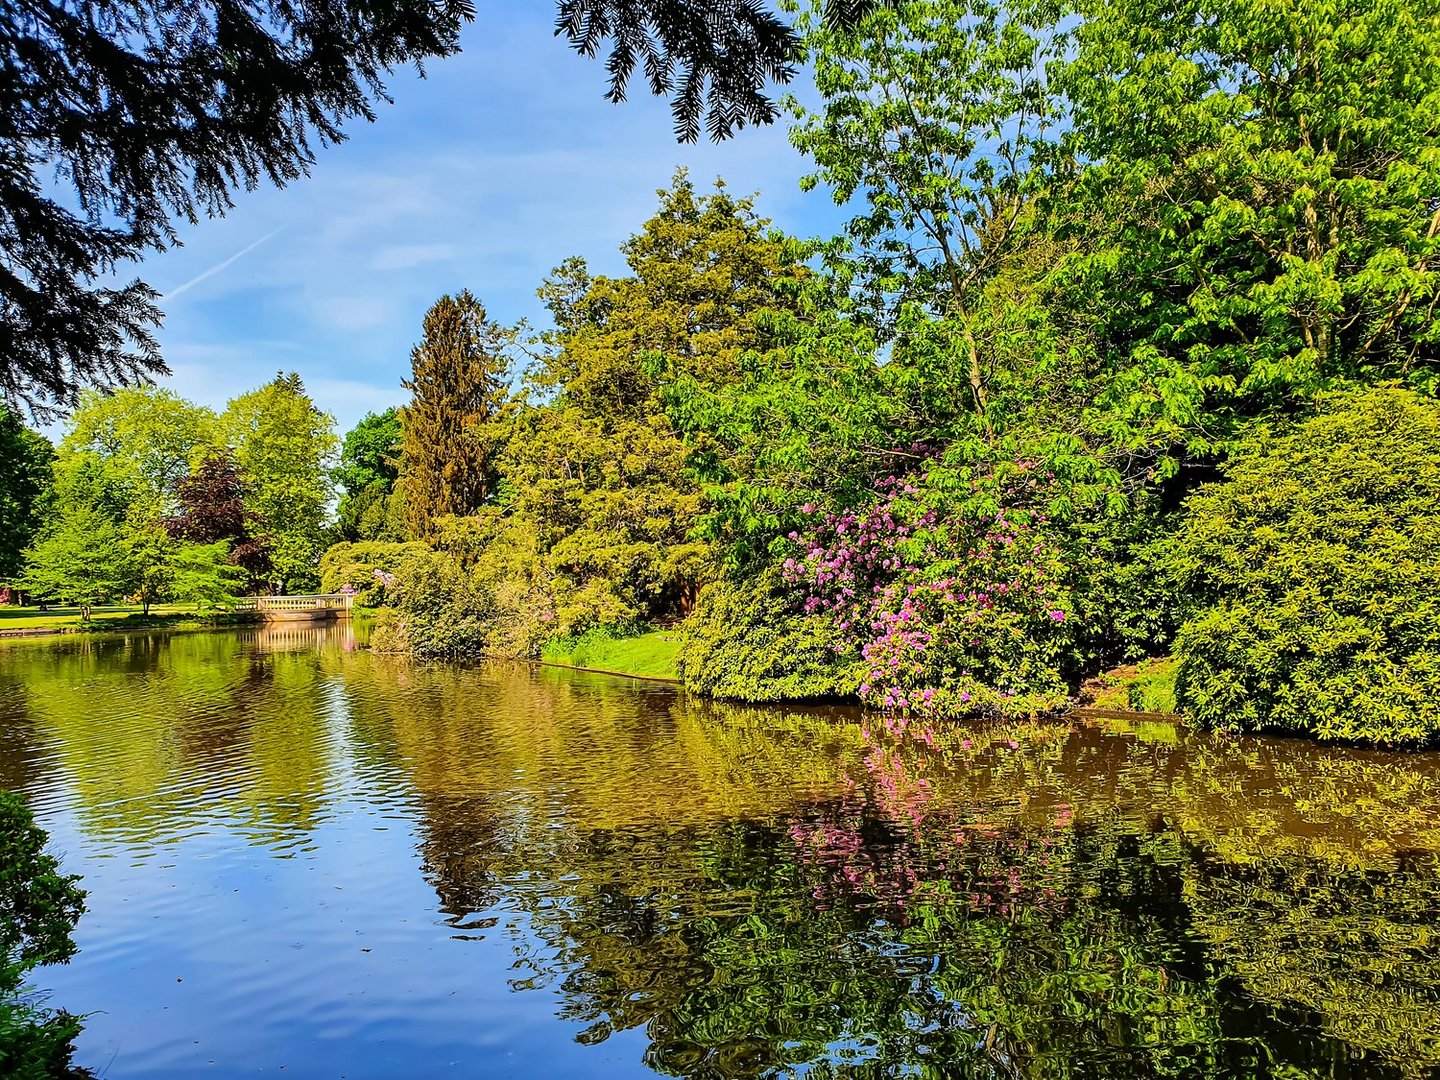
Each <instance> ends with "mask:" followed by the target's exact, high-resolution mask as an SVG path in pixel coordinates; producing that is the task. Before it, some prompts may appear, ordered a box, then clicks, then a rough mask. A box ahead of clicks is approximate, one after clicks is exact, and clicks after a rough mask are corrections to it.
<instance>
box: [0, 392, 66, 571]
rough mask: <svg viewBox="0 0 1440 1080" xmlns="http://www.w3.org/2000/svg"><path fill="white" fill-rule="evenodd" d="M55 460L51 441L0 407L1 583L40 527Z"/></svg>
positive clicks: (17, 566)
mask: <svg viewBox="0 0 1440 1080" xmlns="http://www.w3.org/2000/svg"><path fill="white" fill-rule="evenodd" d="M54 458H55V448H54V447H53V446H51V445H50V440H48V439H46V438H45V437H44V436H43V435H40V434H38V433H36V432H34V431H31V430H30V429H29V428H27V427H26V426H25V424H24V421H22V420H21V418H20V414H19V413H17V412H16V411H15V410H14V409H11V408H8V407H7V406H5V405H3V404H0V581H5V580H8V579H10V578H13V577H14V576H15V575H16V574H17V573H19V571H20V566H21V559H22V556H23V554H24V551H25V549H26V548H27V547H28V546H29V545H30V541H31V540H32V539H33V538H34V536H35V532H36V530H37V529H38V528H39V527H40V524H41V515H42V513H43V508H44V505H45V500H46V495H47V493H48V492H49V491H50V488H51V485H52V484H53V478H52V476H51V464H52V462H53V461H54Z"/></svg>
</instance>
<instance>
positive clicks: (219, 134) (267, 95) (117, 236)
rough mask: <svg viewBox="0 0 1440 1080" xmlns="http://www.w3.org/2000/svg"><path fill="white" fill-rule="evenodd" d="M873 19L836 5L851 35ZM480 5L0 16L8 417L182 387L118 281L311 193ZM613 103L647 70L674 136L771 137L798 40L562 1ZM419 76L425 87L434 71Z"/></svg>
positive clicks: (142, 306) (730, 20) (750, 11)
mask: <svg viewBox="0 0 1440 1080" xmlns="http://www.w3.org/2000/svg"><path fill="white" fill-rule="evenodd" d="M874 2H876V0H844V2H841V3H837V4H835V5H833V6H834V8H835V11H836V13H837V14H838V15H839V16H840V17H843V18H847V19H849V18H853V17H854V15H855V14H856V12H858V11H859V10H861V9H863V8H866V7H869V6H871V5H872V4H873V3H874ZM474 13H475V9H474V5H473V3H472V0H391V2H388V3H382V4H354V3H346V2H344V0H313V2H308V3H304V4H293V3H280V2H276V0H252V2H247V3H228V2H218V0H194V2H192V3H186V4H180V5H174V4H159V5H156V4H147V3H142V2H140V0H107V2H105V3H93V2H91V0H51V2H44V3H41V2H35V0H17V2H15V3H6V4H4V5H0V160H3V161H4V162H5V168H4V169H3V170H0V249H3V251H4V252H5V260H6V272H5V274H4V275H3V277H0V399H5V400H10V401H19V402H25V403H28V404H29V406H30V408H31V409H32V410H33V411H37V412H40V413H49V414H53V413H55V412H58V411H61V410H63V409H65V408H68V407H70V406H72V405H73V404H74V403H75V400H76V398H77V396H78V393H79V391H80V390H81V389H82V388H84V387H86V386H113V385H116V384H122V383H131V382H135V381H140V380H144V379H146V378H149V377H152V376H154V375H157V374H163V373H164V372H165V365H164V362H163V360H162V359H161V356H160V350H159V345H158V343H157V342H156V340H155V337H154V333H153V330H154V327H155V326H156V324H157V323H158V322H159V320H160V311H159V309H158V307H157V306H156V303H155V301H156V300H157V299H158V293H156V291H155V290H154V289H153V288H151V287H150V286H149V285H147V284H146V283H145V282H143V281H140V280H138V279H136V280H133V281H131V282H129V283H128V284H124V283H121V282H116V281H113V280H112V279H113V278H114V276H115V275H117V273H118V272H119V269H120V267H121V266H122V265H123V264H124V263H126V262H132V261H135V260H137V259H139V258H142V257H143V256H144V255H146V254H147V253H148V252H150V251H156V250H163V249H165V248H166V247H169V246H171V245H173V244H175V243H176V242H177V238H176V232H175V227H174V222H175V221H177V220H180V221H195V220H198V219H199V218H201V217H213V216H216V215H219V214H223V213H225V211H227V210H228V209H229V208H230V205H231V196H232V193H233V192H234V191H235V190H237V189H240V188H246V189H251V188H254V187H256V186H257V185H258V184H260V183H261V182H263V181H269V182H271V183H274V184H277V185H281V186H283V185H284V184H286V183H288V182H290V181H292V180H295V179H298V178H299V177H301V176H304V175H306V174H307V173H308V171H309V168H310V165H311V163H312V162H313V161H314V147H315V145H317V144H319V145H322V146H323V145H328V144H333V143H337V142H340V141H342V140H343V139H344V138H345V134H344V131H343V128H344V126H345V125H346V124H347V123H349V122H351V121H353V120H356V119H365V120H373V119H374V118H375V102H376V101H377V100H381V101H383V100H385V80H386V78H387V77H388V76H389V75H390V73H391V72H393V71H394V70H396V69H397V68H402V67H407V66H411V65H414V66H416V67H420V66H421V65H423V64H424V62H425V61H426V60H428V59H431V58H435V57H445V56H450V55H452V54H454V53H456V52H458V51H459V38H460V30H461V27H462V26H463V25H464V24H465V23H466V22H468V21H470V20H471V19H473V18H474ZM557 13H558V15H557V21H556V33H557V34H560V35H563V36H564V37H565V38H566V40H567V41H568V43H569V44H570V45H571V47H572V48H574V49H575V50H576V51H578V52H580V53H581V54H583V55H585V56H594V55H596V54H597V53H598V52H599V51H600V50H601V49H602V47H604V46H605V45H606V44H607V43H608V44H609V45H610V47H611V48H610V53H609V56H608V58H607V62H606V68H607V71H608V72H609V75H610V90H609V95H608V96H609V97H610V99H611V100H612V101H617V102H618V101H622V100H624V98H625V90H626V84H627V83H628V82H629V79H630V76H631V74H632V73H633V72H634V71H635V69H636V68H637V66H638V67H640V68H642V69H643V70H644V73H645V81H646V83H647V84H648V86H649V88H650V90H651V91H652V92H653V93H655V94H658V95H663V96H667V97H669V98H670V99H671V104H672V108H673V112H674V116H675V129H676V132H677V134H678V135H679V136H680V137H681V138H683V139H692V140H693V139H695V138H697V137H698V136H699V133H700V129H701V127H702V125H703V126H704V127H706V128H708V130H709V132H710V134H711V135H712V136H713V137H714V138H717V139H720V138H725V137H727V136H729V135H730V134H731V133H732V132H733V131H734V130H736V129H737V128H741V127H744V126H745V125H746V124H747V123H748V124H758V123H769V122H771V121H772V120H773V119H774V116H775V106H774V104H773V102H772V101H770V100H769V99H768V98H767V97H766V96H765V93H764V90H765V86H766V83H767V82H770V81H773V82H778V83H784V82H788V81H789V80H790V78H791V77H792V76H793V75H794V72H795V70H796V68H795V61H796V60H797V59H798V57H799V48H798V43H797V40H796V37H795V35H794V33H793V32H792V31H791V30H790V28H789V27H788V26H786V24H785V23H784V22H783V21H782V20H781V19H779V18H778V17H777V16H776V15H775V14H774V13H772V12H771V11H769V10H767V9H766V8H765V6H764V5H763V4H762V3H760V0H558V2H557ZM422 71H423V68H422Z"/></svg>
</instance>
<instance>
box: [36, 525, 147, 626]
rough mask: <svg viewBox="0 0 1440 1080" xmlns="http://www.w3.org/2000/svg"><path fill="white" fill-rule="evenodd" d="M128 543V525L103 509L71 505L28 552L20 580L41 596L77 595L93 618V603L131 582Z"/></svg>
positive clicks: (109, 597)
mask: <svg viewBox="0 0 1440 1080" xmlns="http://www.w3.org/2000/svg"><path fill="white" fill-rule="evenodd" d="M127 546H128V545H127V538H126V536H125V533H124V531H123V530H122V529H121V527H120V526H119V525H116V524H115V522H114V520H113V519H112V518H111V517H110V516H109V515H107V514H105V513H104V512H103V511H101V510H98V509H96V508H94V507H91V506H77V507H74V508H71V509H68V510H67V511H66V512H65V513H63V514H62V515H61V516H60V517H59V518H58V519H57V520H56V521H54V522H53V523H52V524H51V525H50V526H48V527H47V528H46V530H45V531H44V532H43V533H42V534H41V536H40V538H39V539H38V540H37V541H36V542H35V544H34V545H33V546H32V547H31V548H30V549H29V551H27V552H26V554H25V570H24V572H23V573H22V574H21V577H20V585H21V587H22V588H24V589H25V590H26V591H28V592H30V593H31V594H32V595H34V596H37V597H41V598H49V599H63V600H70V601H73V602H74V603H76V604H78V605H79V606H80V608H81V614H82V616H83V617H84V618H86V619H88V618H89V617H90V608H92V607H93V606H95V605H96V604H100V603H103V602H105V601H108V600H113V599H115V598H116V597H119V596H122V595H124V593H125V591H126V589H127V587H128V586H129V585H130V583H131V568H130V566H129V560H128V559H127V557H126V555H127V550H126V549H127Z"/></svg>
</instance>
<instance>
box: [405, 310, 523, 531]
mask: <svg viewBox="0 0 1440 1080" xmlns="http://www.w3.org/2000/svg"><path fill="white" fill-rule="evenodd" d="M514 341H515V331H514V330H511V329H507V328H505V327H501V326H498V325H497V324H495V323H493V322H491V320H490V318H489V316H488V315H486V313H485V306H484V305H483V304H481V303H480V301H479V300H477V299H476V298H475V297H474V296H473V295H472V294H471V293H470V291H469V290H468V289H467V290H464V291H463V292H461V293H460V294H459V295H457V296H442V297H441V298H440V299H439V300H437V301H436V302H435V303H434V305H432V306H431V308H430V310H429V311H427V312H426V313H425V324H424V328H423V331H422V337H421V340H420V343H419V344H418V345H416V346H415V348H414V350H413V351H412V352H411V354H410V368H411V374H410V378H408V379H406V380H405V381H404V382H403V384H402V385H403V386H404V387H405V389H407V390H409V391H410V393H411V395H412V399H411V401H410V403H409V404H408V405H406V406H405V409H404V411H403V412H402V413H401V444H400V446H401V448H400V478H399V487H400V491H401V497H402V498H403V500H404V505H405V512H406V515H407V519H408V522H409V527H410V534H411V536H413V537H415V538H416V539H426V538H430V537H432V536H433V535H434V533H435V519H436V518H439V517H444V516H446V515H453V514H470V513H474V512H475V511H476V510H478V509H479V508H480V507H481V506H482V505H483V504H484V502H485V499H486V497H487V496H488V495H489V494H490V492H491V490H492V488H493V485H494V474H495V463H494V460H493V454H494V445H493V443H492V442H491V441H490V439H489V438H488V436H487V431H486V428H485V425H487V424H489V423H490V422H491V421H495V420H498V419H499V418H500V414H501V412H502V410H503V409H504V407H505V402H506V400H507V398H508V397H509V368H510V364H509V359H508V356H507V352H508V350H509V349H510V347H511V346H512V345H513V343H514Z"/></svg>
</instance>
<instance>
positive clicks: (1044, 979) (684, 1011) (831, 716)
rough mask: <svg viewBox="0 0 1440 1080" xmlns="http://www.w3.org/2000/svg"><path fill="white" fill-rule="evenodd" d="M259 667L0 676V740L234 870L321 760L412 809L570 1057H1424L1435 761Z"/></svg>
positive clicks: (1013, 1066)
mask: <svg viewBox="0 0 1440 1080" xmlns="http://www.w3.org/2000/svg"><path fill="white" fill-rule="evenodd" d="M253 645H254V640H253V635H252V636H250V637H246V636H244V635H239V636H234V635H177V636H154V637H152V636H146V635H138V636H132V637H131V638H130V639H115V640H107V639H99V638H97V639H82V640H77V641H75V642H73V643H72V642H65V643H63V644H60V645H58V646H56V647H47V648H46V649H36V650H33V651H30V650H27V654H28V655H26V656H25V658H24V660H23V661H21V660H17V659H15V657H16V656H18V655H20V654H19V652H18V651H16V650H0V712H3V718H0V722H3V723H8V724H12V725H20V726H21V728H23V729H25V730H22V732H21V734H20V735H19V736H17V739H18V741H19V742H20V743H22V744H23V745H24V746H28V747H32V748H33V747H37V746H40V747H44V748H46V750H45V752H46V753H47V754H52V755H53V757H54V759H55V760H57V761H58V762H59V763H60V764H61V765H63V767H64V768H65V769H66V770H67V771H68V772H69V773H70V774H71V775H72V776H74V777H75V779H76V783H77V788H78V790H79V791H80V794H81V796H82V799H83V800H84V808H83V813H82V819H83V823H84V825H85V827H87V828H92V829H96V830H101V831H115V832H119V833H120V834H121V835H123V836H124V837H126V838H127V839H129V838H133V839H136V840H137V841H138V840H142V839H147V838H148V839H151V840H153V839H156V838H160V839H164V838H166V837H168V836H170V835H172V834H174V833H175V832H176V831H177V829H178V828H180V827H183V826H185V825H186V824H188V823H190V822H192V821H193V820H194V817H195V814H196V813H197V807H198V808H200V809H201V810H203V812H204V813H207V814H213V815H216V816H220V817H224V818H225V819H226V820H227V821H228V822H232V823H235V824H237V825H238V827H239V828H240V829H242V830H244V831H245V833H246V834H247V835H250V836H251V837H252V838H253V839H254V840H255V841H256V842H258V843H274V842H285V841H287V839H289V838H294V837H296V836H300V835H303V834H304V833H305V831H306V830H307V829H310V828H312V827H313V825H314V824H315V822H316V821H317V820H318V819H319V817H320V815H323V814H324V813H325V812H326V806H327V802H328V800H330V799H331V798H333V797H334V784H335V781H334V778H333V777H334V772H333V765H334V761H333V759H334V757H335V755H336V752H337V750H336V746H337V744H336V742H335V741H334V740H335V739H337V738H339V739H343V740H344V745H345V747H346V753H348V755H349V758H348V760H347V762H346V764H347V766H348V768H349V770H350V772H351V774H352V775H355V776H357V777H358V781H357V783H356V784H355V788H356V790H357V792H359V793H364V794H372V793H376V792H379V795H378V796H377V797H383V798H396V797H413V798H414V800H415V806H416V808H417V810H416V812H417V814H418V818H419V823H420V827H421V830H422V841H421V842H422V856H423V859H424V865H425V872H426V875H427V878H428V879H429V880H430V881H431V883H432V884H433V886H434V887H435V889H436V892H437V894H438V896H439V903H440V907H441V909H442V911H443V912H444V914H445V915H446V916H447V917H448V918H449V919H450V921H451V925H452V927H453V931H454V933H455V934H456V935H457V936H482V935H488V936H491V937H493V936H494V935H495V934H497V933H505V934H509V935H510V938H509V939H510V941H511V942H512V943H513V944H514V946H515V948H516V949H517V953H518V960H519V968H518V969H517V972H516V978H515V985H516V986H517V988H525V987H545V988H547V989H548V991H549V992H553V993H555V994H557V995H558V997H559V999H560V1008H561V1010H562V1013H563V1015H565V1016H566V1017H567V1018H569V1019H570V1020H572V1021H573V1022H574V1023H575V1024H577V1025H578V1026H579V1027H580V1029H581V1031H582V1032H583V1034H582V1035H581V1038H582V1039H584V1040H585V1041H599V1040H603V1039H604V1038H606V1037H607V1035H608V1034H609V1033H610V1032H612V1031H615V1030H622V1029H643V1030H644V1031H645V1032H646V1035H647V1037H648V1039H649V1050H648V1051H647V1060H648V1061H649V1063H650V1064H651V1065H653V1066H654V1067H655V1068H657V1069H660V1070H661V1071H664V1072H669V1073H672V1074H676V1075H694V1076H707V1075H709V1076H737V1077H738V1076H751V1075H757V1074H763V1073H766V1072H772V1073H784V1072H785V1071H787V1070H791V1071H799V1070H800V1068H801V1066H802V1065H806V1066H810V1067H811V1068H810V1071H811V1072H812V1073H813V1074H815V1075H822V1076H823V1075H841V1074H843V1075H848V1076H869V1075H883V1074H886V1073H887V1071H888V1070H898V1071H904V1070H910V1071H912V1072H923V1071H924V1070H925V1069H929V1070H930V1071H931V1073H932V1074H933V1075H975V1076H996V1077H1025V1078H1027V1080H1028V1078H1032V1077H1033V1078H1038V1077H1051V1076H1059V1077H1065V1076H1075V1077H1081V1076H1096V1077H1102V1076H1107V1077H1121V1076H1237V1077H1239V1076H1257V1077H1258V1076H1271V1075H1275V1076H1281V1075H1283V1076H1317V1077H1318V1076H1324V1077H1344V1076H1351V1075H1353V1076H1361V1075H1365V1076H1370V1075H1388V1074H1394V1075H1401V1074H1402V1073H1404V1070H1405V1069H1408V1073H1406V1074H1407V1075H1411V1076H1418V1075H1422V1074H1424V1072H1425V1070H1427V1069H1430V1068H1432V1067H1433V1066H1436V1065H1440V1049H1437V1047H1440V1000H1437V999H1440V961H1437V959H1436V956H1437V955H1440V954H1437V951H1436V950H1435V949H1434V948H1433V946H1432V944H1431V943H1432V934H1433V933H1434V932H1435V931H1434V930H1433V929H1432V928H1433V927H1435V926H1436V925H1437V924H1440V910H1437V906H1440V905H1437V895H1440V871H1437V868H1436V866H1435V863H1434V861H1433V859H1434V857H1433V854H1428V853H1433V852H1436V851H1440V766H1437V759H1436V758H1435V757H1433V756H1429V757H1427V756H1411V757H1399V756H1394V755H1375V754H1364V753H1360V752H1353V751H1339V750H1326V749H1319V748H1314V747H1309V746H1306V745H1304V744H1300V743H1284V742H1274V741H1266V740H1225V739H1218V738H1212V737H1207V736H1196V735H1187V734H1183V733H1181V732H1178V731H1177V730H1176V729H1175V728H1173V727H1170V726H1167V725H1159V724H1152V725H1148V726H1144V727H1141V728H1139V729H1135V730H1129V729H1125V728H1123V726H1121V727H1117V728H1114V729H1110V730H1106V729H1102V728H1099V727H1094V726H1087V725H1085V724H1079V723H1076V724H1060V723H1048V724H997V725H966V726H938V727H936V728H934V729H930V730H926V729H916V730H913V731H908V732H898V733H894V732H888V731H886V730H884V729H883V728H880V729H877V730H868V731H867V729H866V728H865V727H864V726H862V723H861V718H859V717H858V716H857V715H856V714H854V713H850V712H843V711H836V712H831V713H827V712H826V711H824V710H804V709H791V710H769V709H751V708H732V707H729V706H726V705H722V704H716V703H707V702H702V701H698V700H696V699H693V698H687V697H685V696H683V695H679V694H677V693H675V692H673V691H671V690H668V689H665V688H663V687H647V688H633V689H632V688H628V687H625V686H623V685H621V684H617V683H616V682H614V681H611V680H606V679H600V678H593V677H585V676H576V675H572V674H564V673H557V672H554V671H550V670H536V669H531V668H527V667H523V666H517V665H489V666H483V665H482V666H478V667H474V668H451V667H443V666H440V667H433V668H432V667H425V666H421V665H413V664H409V663H405V662H398V661H393V660H389V659H387V658H384V657H377V656H373V655H369V654H363V653H362V654H346V653H344V652H342V651H341V650H340V649H338V648H322V649H318V650H317V649H308V648H301V649H298V650H289V649H267V650H260V649H257V648H254V647H252V646H253ZM47 760H48V759H47ZM6 767H8V768H11V769H12V771H13V772H15V774H16V775H17V776H20V777H21V779H22V780H23V779H24V777H25V776H26V775H28V774H27V773H26V770H30V769H33V767H34V766H33V760H32V759H31V758H26V757H24V755H23V754H22V755H20V756H18V757H14V758H12V761H11V764H9V765H7V766H6ZM381 781H383V783H384V784H385V785H388V786H386V787H385V788H384V791H383V792H382V791H380V788H379V787H377V785H378V784H380V783H381ZM1410 851H1414V852H1421V853H1425V854H1419V855H1413V854H1407V852H1410ZM492 924H493V925H492ZM1266 1047H1268V1048H1269V1050H1266V1049H1264V1048H1266ZM1272 1054H1273V1055H1274V1057H1275V1058H1276V1059H1277V1060H1278V1062H1279V1063H1278V1064H1277V1063H1276V1062H1272V1061H1271V1059H1270V1056H1268V1055H1272ZM1382 1059H1383V1060H1382ZM1402 1064H1403V1066H1404V1069H1402V1068H1401V1066H1402ZM1282 1066H1283V1068H1282ZM1284 1069H1289V1070H1290V1071H1289V1072H1285V1071H1284Z"/></svg>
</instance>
